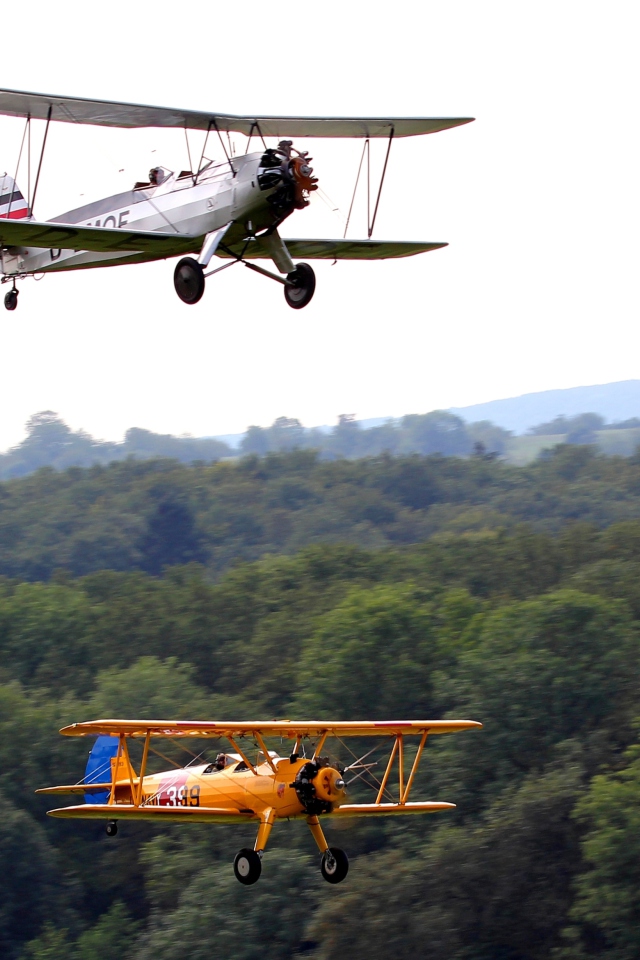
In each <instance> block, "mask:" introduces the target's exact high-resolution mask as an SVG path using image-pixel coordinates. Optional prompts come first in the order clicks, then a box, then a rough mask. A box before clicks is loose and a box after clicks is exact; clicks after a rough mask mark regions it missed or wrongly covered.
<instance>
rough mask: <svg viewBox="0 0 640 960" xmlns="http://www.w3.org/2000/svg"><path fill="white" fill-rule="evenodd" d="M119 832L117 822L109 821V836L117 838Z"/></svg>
mask: <svg viewBox="0 0 640 960" xmlns="http://www.w3.org/2000/svg"><path fill="white" fill-rule="evenodd" d="M117 832H118V824H117V823H116V821H115V820H107V836H108V837H115V835H116V833H117Z"/></svg>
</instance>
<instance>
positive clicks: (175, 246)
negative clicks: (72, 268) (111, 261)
mask: <svg viewBox="0 0 640 960" xmlns="http://www.w3.org/2000/svg"><path fill="white" fill-rule="evenodd" d="M29 246H31V247H43V248H44V249H50V250H91V251H92V252H94V253H108V252H111V251H131V252H136V251H140V252H141V253H146V254H148V255H149V256H150V257H173V256H177V255H178V254H180V253H194V252H196V251H198V250H199V249H200V247H201V246H202V237H199V238H197V237H192V236H187V235H185V234H178V233H155V232H153V231H143V230H127V229H120V230H118V229H116V228H109V227H107V228H103V227H83V226H78V225H76V224H72V223H52V222H50V221H45V222H41V223H39V222H38V221H36V220H1V219H0V247H29Z"/></svg>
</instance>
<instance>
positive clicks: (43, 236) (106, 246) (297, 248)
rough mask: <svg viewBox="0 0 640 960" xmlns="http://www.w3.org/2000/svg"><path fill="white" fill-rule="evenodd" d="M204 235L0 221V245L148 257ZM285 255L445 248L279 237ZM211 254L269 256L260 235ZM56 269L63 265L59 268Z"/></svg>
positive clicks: (376, 256) (185, 249)
mask: <svg viewBox="0 0 640 960" xmlns="http://www.w3.org/2000/svg"><path fill="white" fill-rule="evenodd" d="M204 239H205V238H204V237H202V236H191V235H184V234H178V233H159V232H154V231H143V230H123V229H117V228H111V227H106V228H102V227H84V226H78V225H77V224H66V223H54V222H49V221H43V222H38V221H34V220H0V247H5V248H11V247H27V246H30V247H38V248H43V249H45V250H47V249H48V250H88V251H90V252H92V253H143V254H146V255H147V256H148V258H149V259H163V258H165V257H175V256H179V255H180V254H183V253H194V252H196V251H199V250H200V248H201V247H202V245H203V242H204ZM283 242H284V243H285V244H286V247H287V250H288V251H289V254H290V256H292V257H295V258H296V259H300V258H302V257H304V258H305V259H307V260H386V259H389V258H394V257H412V256H415V254H417V253H427V252H428V251H429V250H437V249H438V248H439V247H446V246H447V244H446V243H426V242H418V241H396V240H386V241H385V240H299V239H298V240H296V239H293V240H288V239H287V240H284V241H283ZM216 256H218V257H223V258H231V259H239V260H269V259H271V252H270V250H269V249H268V248H267V247H266V246H264V245H263V244H262V243H261V242H260V237H257V238H255V240H254V239H253V238H251V239H250V240H248V241H245V240H243V239H236V240H234V241H233V242H232V243H231V244H229V245H225V246H224V247H220V246H218V248H217V250H216ZM61 269H64V268H63V267H61Z"/></svg>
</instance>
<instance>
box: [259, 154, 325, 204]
mask: <svg viewBox="0 0 640 960" xmlns="http://www.w3.org/2000/svg"><path fill="white" fill-rule="evenodd" d="M310 160H311V157H309V156H308V154H307V152H303V153H301V152H300V151H298V150H296V149H295V148H294V146H293V144H292V142H291V140H281V141H280V143H279V144H278V146H277V147H276V148H275V149H268V150H266V151H265V153H264V154H263V155H262V159H261V160H260V166H259V168H258V186H259V187H260V189H261V190H273V188H274V187H276V188H277V189H276V190H275V191H274V193H272V194H271V196H270V197H269V198H268V199H269V203H270V204H271V205H272V206H273V207H274V209H275V210H276V211H277V212H278V213H279V214H280V215H281V216H288V214H289V213H292V212H293V211H294V210H303V209H304V208H305V207H307V206H308V205H309V194H310V193H312V192H313V191H314V190H317V189H318V178H317V177H314V176H313V167H311V166H310V164H309V161H310Z"/></svg>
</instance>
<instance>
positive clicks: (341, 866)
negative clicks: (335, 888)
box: [320, 847, 349, 883]
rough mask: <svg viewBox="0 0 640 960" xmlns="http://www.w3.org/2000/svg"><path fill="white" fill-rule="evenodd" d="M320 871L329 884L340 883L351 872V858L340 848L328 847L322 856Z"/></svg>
mask: <svg viewBox="0 0 640 960" xmlns="http://www.w3.org/2000/svg"><path fill="white" fill-rule="evenodd" d="M320 870H321V872H322V876H323V877H324V879H325V880H326V881H327V883H340V882H341V881H342V880H344V878H345V877H346V875H347V874H348V872H349V858H348V856H347V855H346V853H345V852H344V850H340V849H339V847H328V848H327V849H326V850H325V852H324V853H323V855H322V862H321V863H320Z"/></svg>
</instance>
